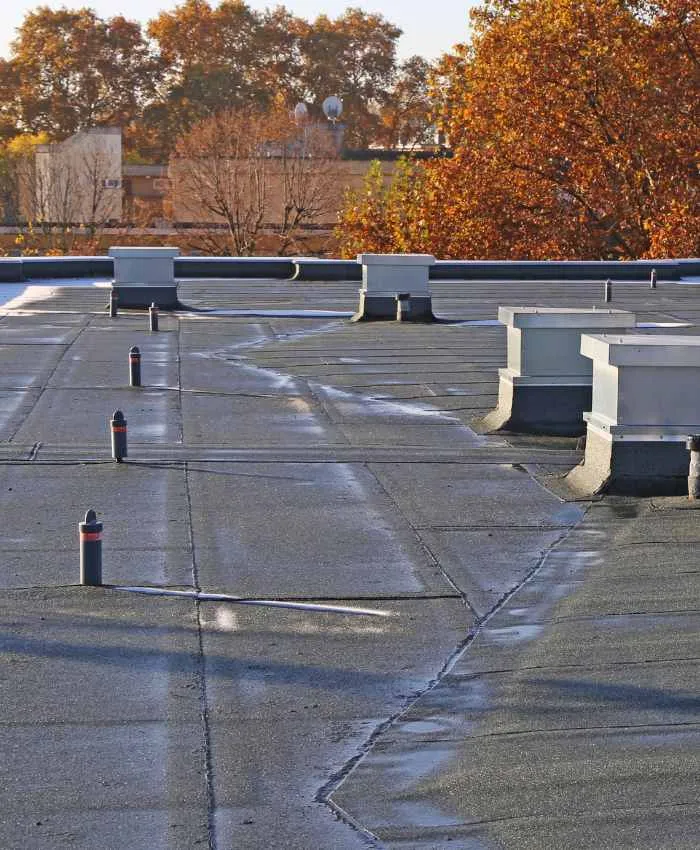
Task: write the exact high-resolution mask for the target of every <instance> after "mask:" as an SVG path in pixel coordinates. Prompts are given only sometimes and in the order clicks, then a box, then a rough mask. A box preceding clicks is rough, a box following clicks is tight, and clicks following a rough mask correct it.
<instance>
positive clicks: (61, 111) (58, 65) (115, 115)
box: [0, 6, 159, 139]
mask: <svg viewBox="0 0 700 850" xmlns="http://www.w3.org/2000/svg"><path fill="white" fill-rule="evenodd" d="M158 72H159V66H158V64H157V62H156V61H155V59H154V58H153V56H151V53H150V50H149V47H148V45H147V43H146V41H145V40H144V38H143V36H142V33H141V29H140V26H139V25H138V24H137V23H135V22H133V21H128V20H126V19H125V18H123V17H121V16H117V17H114V18H110V19H108V20H102V19H101V18H98V17H97V15H96V14H95V13H94V12H93V11H92V10H91V9H77V10H69V9H65V8H64V9H59V10H58V11H53V10H51V9H49V8H48V7H46V6H40V7H39V8H38V9H37V10H36V11H34V12H30V13H29V14H28V15H27V16H26V18H25V19H24V22H23V23H22V26H21V27H20V28H19V34H18V36H17V38H16V40H15V41H14V42H13V43H12V52H11V55H10V59H9V60H8V61H7V62H4V63H2V66H1V67H0V103H2V104H3V105H2V108H1V110H0V118H2V119H3V120H5V121H9V120H11V121H12V122H13V124H14V127H15V131H16V132H22V131H26V132H30V133H37V132H42V131H44V132H47V133H48V134H49V135H50V137H51V138H52V139H62V138H65V137H67V136H69V135H71V134H72V133H75V132H77V131H78V130H81V129H86V128H89V127H94V126H98V125H114V124H124V123H127V122H128V121H129V120H130V119H132V118H134V117H135V116H137V115H138V114H139V113H140V111H141V109H142V108H143V105H144V103H145V102H146V101H147V99H148V98H149V97H150V96H152V94H153V93H154V90H155V89H154V86H155V83H156V81H157V76H158Z"/></svg>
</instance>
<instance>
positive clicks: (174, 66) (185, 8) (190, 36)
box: [144, 0, 302, 152]
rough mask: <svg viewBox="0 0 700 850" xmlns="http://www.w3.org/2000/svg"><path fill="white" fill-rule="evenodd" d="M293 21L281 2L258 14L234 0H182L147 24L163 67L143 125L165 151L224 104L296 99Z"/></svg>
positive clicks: (242, 105) (296, 24) (296, 25)
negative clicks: (158, 94)
mask: <svg viewBox="0 0 700 850" xmlns="http://www.w3.org/2000/svg"><path fill="white" fill-rule="evenodd" d="M301 23H302V22H301V21H300V20H299V19H297V18H296V17H294V16H293V15H292V14H291V13H289V12H288V11H287V10H286V9H284V7H278V8H276V9H274V10H272V11H270V10H266V11H264V12H258V11H255V10H253V9H251V8H250V7H249V6H248V5H247V4H246V3H244V2H242V0H223V2H221V3H220V4H219V5H218V6H212V5H210V4H209V3H208V2H207V0H185V2H184V3H181V4H180V5H178V6H176V7H175V8H174V9H173V10H172V11H169V12H162V13H161V14H160V15H159V16H158V17H157V18H155V19H154V20H153V21H151V22H150V24H149V27H148V32H149V35H150V36H151V38H152V39H153V40H154V42H155V43H156V44H157V46H158V50H159V55H160V58H161V61H162V63H163V66H164V68H165V69H166V70H165V75H164V85H163V90H162V92H161V97H160V98H159V99H156V100H155V101H154V102H153V103H152V104H150V106H149V108H148V109H147V110H146V112H145V114H144V124H145V125H146V127H148V128H151V132H152V134H153V136H154V137H156V138H158V139H159V143H160V147H161V150H162V151H164V152H167V150H168V147H169V145H171V144H172V140H174V139H175V138H177V137H178V136H180V135H182V134H183V133H185V132H186V131H188V130H189V129H190V128H191V127H192V126H193V125H194V124H195V123H197V122H198V121H201V120H202V119H204V118H207V117H209V116H212V115H215V114H216V113H218V112H221V111H223V110H227V109H229V110H230V109H243V108H250V107H253V106H254V107H255V108H256V109H257V110H263V111H264V110H266V109H268V108H269V107H270V106H271V105H272V103H273V100H274V98H275V97H276V96H279V95H282V96H283V97H284V99H285V100H286V101H287V102H293V101H294V98H295V97H296V98H297V99H298V98H299V97H300V93H299V86H298V81H297V75H296V73H297V68H298V65H299V55H298V31H299V27H300V26H301Z"/></svg>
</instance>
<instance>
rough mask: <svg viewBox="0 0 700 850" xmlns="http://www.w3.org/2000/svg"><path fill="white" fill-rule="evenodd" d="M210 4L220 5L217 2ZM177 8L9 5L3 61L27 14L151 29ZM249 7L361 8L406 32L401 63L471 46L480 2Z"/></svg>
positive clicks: (0, 16) (49, 2) (113, 3)
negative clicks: (472, 10)
mask: <svg viewBox="0 0 700 850" xmlns="http://www.w3.org/2000/svg"><path fill="white" fill-rule="evenodd" d="M209 2H210V3H211V5H218V4H217V0H209ZM176 5H178V3H177V2H176V0H3V1H2V3H1V6H2V8H0V56H4V57H5V58H7V57H8V56H9V52H10V47H9V45H10V42H11V41H12V40H13V39H14V37H15V30H16V29H17V27H18V26H20V25H21V23H22V21H23V20H24V17H25V15H26V14H27V12H29V11H31V10H32V9H35V8H37V7H38V6H49V7H50V8H52V9H60V8H61V7H63V6H66V7H68V8H72V9H78V8H82V7H83V6H88V7H90V8H92V9H94V10H95V12H97V14H98V15H99V16H100V17H101V18H110V17H113V16H115V15H123V16H124V17H126V18H130V19H132V20H139V21H141V22H143V23H145V22H146V21H148V20H150V19H151V18H155V17H156V16H157V15H158V14H159V13H160V12H163V11H168V10H169V9H173V8H174V7H175V6H176ZM248 5H249V6H251V7H252V8H254V9H265V8H266V7H274V6H278V5H281V6H286V7H287V9H289V10H290V11H291V12H293V13H294V14H295V15H298V16H299V17H302V18H306V19H307V20H313V19H314V18H315V17H317V16H318V15H319V14H326V15H328V16H329V17H331V18H335V17H337V16H338V15H341V14H342V13H343V12H344V11H345V9H346V8H347V7H348V6H359V7H360V8H361V9H363V10H364V11H366V12H380V13H381V14H382V15H384V17H385V18H386V19H387V20H389V21H391V23H393V24H396V26H398V27H400V28H401V29H402V30H403V31H404V35H403V36H402V37H401V39H400V41H399V44H398V53H399V58H400V59H405V58H406V57H408V56H412V55H414V54H416V53H417V54H419V55H420V56H424V57H425V58H426V59H435V58H437V57H438V56H440V55H441V54H442V53H446V52H447V51H449V50H450V48H451V47H452V45H453V44H455V43H457V42H459V41H466V39H467V32H468V24H467V19H468V9H469V7H470V6H474V5H476V2H468V0H437V2H436V3H435V5H434V6H433V4H432V3H430V2H425V0H268V1H267V2H265V0H263V2H257V0H248Z"/></svg>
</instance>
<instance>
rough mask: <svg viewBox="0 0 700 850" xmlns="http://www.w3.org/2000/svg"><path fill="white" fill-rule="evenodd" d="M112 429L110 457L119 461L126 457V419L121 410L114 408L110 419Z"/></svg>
mask: <svg viewBox="0 0 700 850" xmlns="http://www.w3.org/2000/svg"><path fill="white" fill-rule="evenodd" d="M110 427H111V431H112V457H113V458H114V460H116V462H117V463H121V462H122V460H123V459H124V458H125V457H126V455H127V451H126V419H124V414H123V413H122V412H121V410H115V411H114V414H113V416H112V419H111V421H110Z"/></svg>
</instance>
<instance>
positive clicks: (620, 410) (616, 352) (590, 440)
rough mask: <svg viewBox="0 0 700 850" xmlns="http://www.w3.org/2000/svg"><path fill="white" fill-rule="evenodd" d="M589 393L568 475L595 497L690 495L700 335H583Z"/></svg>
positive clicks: (699, 397) (697, 428)
mask: <svg viewBox="0 0 700 850" xmlns="http://www.w3.org/2000/svg"><path fill="white" fill-rule="evenodd" d="M581 353H582V354H583V355H584V357H587V358H589V359H590V361H591V362H592V366H593V396H592V405H591V410H590V412H589V413H586V414H585V415H584V418H585V420H586V422H587V430H586V454H585V458H584V461H583V463H582V464H581V465H579V466H577V467H576V468H575V469H574V470H572V472H570V473H569V475H568V481H569V483H570V484H571V485H572V486H573V487H575V488H576V489H579V490H582V491H584V492H589V493H594V492H598V491H601V490H604V489H606V490H611V491H613V492H620V493H626V492H627V493H634V494H637V495H642V494H647V493H648V494H652V493H655V494H663V493H677V494H680V493H684V492H687V480H688V449H687V447H686V440H687V438H688V436H689V435H691V434H697V433H700V394H698V392H697V387H698V386H700V336H679V335H670V334H659V335H653V336H647V335H642V334H629V335H626V336H616V335H611V334H602V335H598V334H596V335H586V336H583V337H582V338H581Z"/></svg>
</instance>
